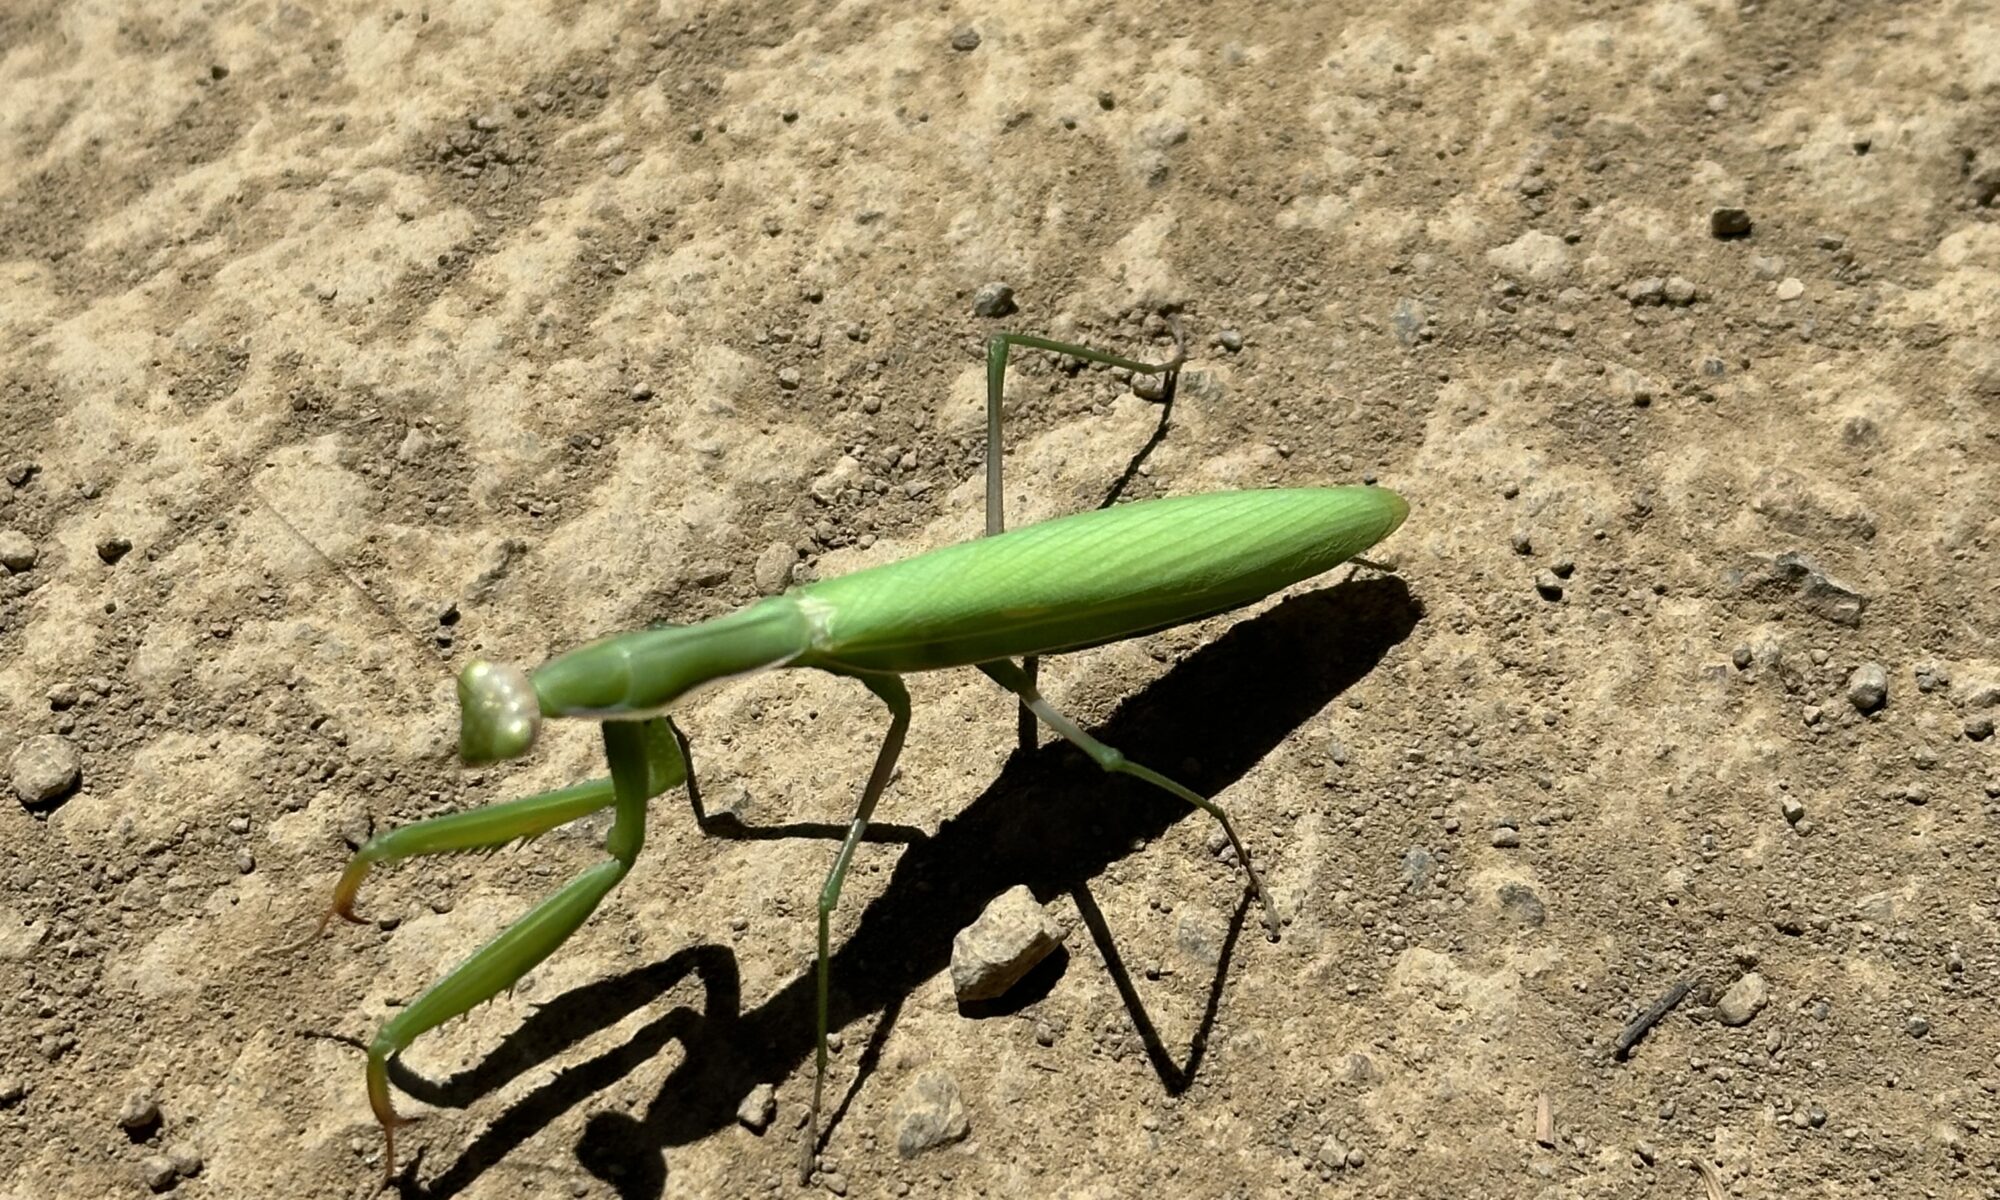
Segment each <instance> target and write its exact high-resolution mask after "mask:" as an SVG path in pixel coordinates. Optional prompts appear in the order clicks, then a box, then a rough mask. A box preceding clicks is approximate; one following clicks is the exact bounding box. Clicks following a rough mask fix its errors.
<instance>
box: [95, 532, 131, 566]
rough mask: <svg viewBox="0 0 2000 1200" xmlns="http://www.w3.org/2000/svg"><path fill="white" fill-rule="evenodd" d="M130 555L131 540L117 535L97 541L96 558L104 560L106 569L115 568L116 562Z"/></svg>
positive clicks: (110, 535)
mask: <svg viewBox="0 0 2000 1200" xmlns="http://www.w3.org/2000/svg"><path fill="white" fill-rule="evenodd" d="M130 553H132V539H131V538H128V537H124V536H121V535H119V534H115V533H114V534H109V535H107V536H105V537H101V538H98V539H97V557H99V558H101V559H103V560H104V565H105V566H107V567H110V566H116V565H117V564H118V560H119V559H121V558H124V557H125V556H126V555H127V554H130Z"/></svg>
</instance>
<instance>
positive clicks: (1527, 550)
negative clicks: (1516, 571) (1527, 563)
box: [1508, 529, 1535, 558]
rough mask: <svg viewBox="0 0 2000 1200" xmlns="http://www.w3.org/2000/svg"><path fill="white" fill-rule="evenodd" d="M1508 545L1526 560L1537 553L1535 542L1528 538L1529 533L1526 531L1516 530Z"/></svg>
mask: <svg viewBox="0 0 2000 1200" xmlns="http://www.w3.org/2000/svg"><path fill="white" fill-rule="evenodd" d="M1508 544H1510V545H1511V546H1513V547H1514V553H1516V554H1519V555H1521V556H1522V557H1524V558H1525V557H1526V556H1528V555H1530V554H1533V553H1534V552H1535V540H1534V539H1533V538H1531V537H1529V536H1528V531H1527V530H1525V529H1519V530H1516V531H1515V532H1514V536H1513V537H1512V538H1511V539H1509V543H1508Z"/></svg>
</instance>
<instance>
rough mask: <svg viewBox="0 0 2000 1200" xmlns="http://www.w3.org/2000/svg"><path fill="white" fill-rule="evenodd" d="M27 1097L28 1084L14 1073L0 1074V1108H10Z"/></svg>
mask: <svg viewBox="0 0 2000 1200" xmlns="http://www.w3.org/2000/svg"><path fill="white" fill-rule="evenodd" d="M27 1098H28V1085H27V1084H25V1083H22V1082H21V1080H20V1078H19V1077H17V1076H14V1075H0V1108H12V1107H14V1106H15V1105H16V1104H19V1103H20V1102H21V1101H23V1100H25V1099H27Z"/></svg>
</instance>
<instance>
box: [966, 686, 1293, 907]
mask: <svg viewBox="0 0 2000 1200" xmlns="http://www.w3.org/2000/svg"><path fill="white" fill-rule="evenodd" d="M979 669H980V670H981V671H984V672H985V673H986V675H987V677H988V678H989V679H991V680H993V682H995V683H997V684H999V685H1000V686H1001V687H1003V688H1006V689H1007V690H1008V691H1010V692H1013V693H1014V694H1015V695H1017V696H1019V697H1020V698H1021V703H1022V704H1023V705H1024V706H1026V707H1027V708H1028V709H1029V711H1031V712H1033V713H1034V714H1035V715H1036V716H1038V717H1040V718H1041V719H1042V720H1043V721H1044V722H1046V723H1047V725H1048V726H1049V728H1051V729H1053V730H1055V731H1056V732H1057V733H1059V734H1061V735H1062V736H1063V737H1064V738H1065V739H1066V740H1068V741H1069V742H1070V744H1072V745H1074V746H1075V747H1076V748H1077V749H1079V750H1081V751H1083V752H1084V753H1085V754H1088V755H1090V757H1091V759H1092V760H1093V761H1095V762H1096V763H1097V765H1098V766H1100V767H1103V768H1104V769H1105V770H1106V771H1110V772H1114V773H1116V774H1120V775H1130V776H1132V777H1133V778H1135V779H1143V780H1145V781H1146V782H1147V783H1150V784H1152V785H1153V786H1154V787H1157V788H1160V789H1162V790H1163V791H1167V792H1171V793H1173V794H1174V795H1176V796H1179V797H1180V798H1181V799H1183V800H1185V801H1187V802H1188V803H1189V804H1192V805H1194V806H1195V807H1196V808H1199V809H1201V810H1202V811H1203V812H1205V813H1207V814H1209V815H1210V816H1212V817H1214V818H1215V819H1216V820H1217V821H1220V822H1221V823H1222V832H1223V833H1224V834H1225V835H1227V836H1228V838H1229V844H1230V845H1231V846H1233V847H1235V849H1236V859H1237V861H1238V862H1241V863H1242V864H1243V871H1244V873H1245V874H1246V875H1248V876H1249V877H1250V890H1251V891H1253V892H1255V893H1256V894H1257V899H1258V901H1259V902H1261V903H1262V904H1263V906H1264V931H1265V933H1266V934H1267V935H1268V936H1269V937H1270V939H1271V940H1272V941H1274V942H1275V941H1277V940H1278V910H1277V908H1276V907H1275V906H1273V905H1272V903H1271V893H1270V892H1269V891H1268V890H1266V889H1265V887H1264V881H1263V880H1262V879H1261V878H1259V877H1258V875H1257V868H1256V867H1255V866H1253V865H1251V862H1250V851H1249V850H1248V849H1247V848H1246V847H1245V846H1244V845H1243V840H1242V839H1241V838H1239V837H1237V836H1236V826H1235V825H1234V824H1232V823H1231V822H1230V820H1229V814H1228V813H1227V812H1225V811H1224V810H1223V808H1222V806H1221V805H1220V804H1217V803H1216V802H1215V801H1213V800H1210V799H1209V798H1208V797H1206V796H1203V795H1201V794H1200V793H1198V792H1195V791H1192V790H1190V789H1188V788H1185V787H1182V786H1181V785H1180V784H1178V783H1175V782H1174V781H1173V780H1171V779H1168V778H1167V777H1166V776H1165V775H1162V774H1160V773H1159V772H1158V771H1155V770H1153V769H1151V768H1150V767H1143V766H1140V765H1139V764H1138V763H1135V762H1133V761H1132V760H1130V759H1128V758H1126V757H1125V755H1124V754H1123V753H1121V752H1120V751H1118V750H1116V749H1114V748H1112V747H1110V746H1107V745H1105V744H1104V743H1103V742H1100V741H1098V740H1097V739H1096V738H1094V737H1092V736H1090V735H1089V734H1087V733H1085V732H1084V731H1083V729H1082V727H1081V726H1079V725H1077V723H1076V722H1074V721H1072V720H1070V719H1069V718H1068V717H1065V716H1064V715H1062V713H1060V712H1058V711H1057V710H1056V707H1055V706H1054V705H1053V704H1050V703H1049V702H1048V701H1047V700H1045V699H1043V698H1042V694H1041V693H1040V692H1039V691H1037V690H1035V682H1034V680H1032V679H1030V678H1028V675H1027V672H1025V671H1023V670H1021V668H1019V667H1017V666H1015V665H1014V664H1013V663H1012V662H1010V661H1009V660H1007V659H1004V658H1003V659H998V660H996V661H994V662H990V663H981V664H980V665H979Z"/></svg>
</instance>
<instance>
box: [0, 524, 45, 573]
mask: <svg viewBox="0 0 2000 1200" xmlns="http://www.w3.org/2000/svg"><path fill="white" fill-rule="evenodd" d="M41 556H42V552H41V551H39V550H37V549H36V548H35V543H34V540H33V539H31V538H30V537H29V536H28V535H27V534H25V533H22V532H21V531H20V530H18V529H7V530H0V567H5V568H7V571H8V573H10V574H13V575H19V574H20V573H21V572H23V571H31V570H33V569H34V566H35V562H36V560H37V559H39V558H41Z"/></svg>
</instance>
